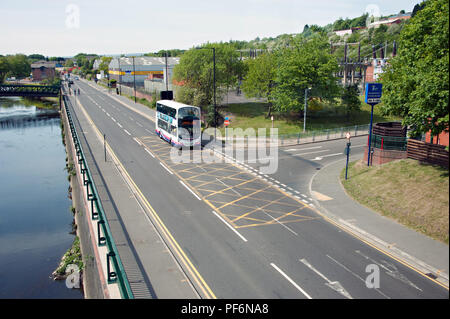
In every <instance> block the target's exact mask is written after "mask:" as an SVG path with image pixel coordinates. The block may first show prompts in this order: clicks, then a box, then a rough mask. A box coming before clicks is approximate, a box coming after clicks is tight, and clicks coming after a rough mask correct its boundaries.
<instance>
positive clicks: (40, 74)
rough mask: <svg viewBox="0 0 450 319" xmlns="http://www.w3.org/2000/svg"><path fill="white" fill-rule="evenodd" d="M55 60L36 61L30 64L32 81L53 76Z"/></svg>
mask: <svg viewBox="0 0 450 319" xmlns="http://www.w3.org/2000/svg"><path fill="white" fill-rule="evenodd" d="M56 64H57V62H56V61H37V62H35V63H32V64H31V74H32V75H33V81H42V80H44V79H49V78H54V77H55V75H56V73H55V68H56Z"/></svg>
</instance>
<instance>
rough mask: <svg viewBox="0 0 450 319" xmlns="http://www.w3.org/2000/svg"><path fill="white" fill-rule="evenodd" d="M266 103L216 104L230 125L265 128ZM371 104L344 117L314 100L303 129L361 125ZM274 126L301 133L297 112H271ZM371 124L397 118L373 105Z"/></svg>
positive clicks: (267, 123)
mask: <svg viewBox="0 0 450 319" xmlns="http://www.w3.org/2000/svg"><path fill="white" fill-rule="evenodd" d="M268 109H269V104H267V103H259V102H258V103H237V104H228V105H225V106H221V107H220V112H221V114H222V115H223V116H224V117H225V116H228V117H231V121H230V122H231V125H230V127H233V128H238V127H239V128H242V129H243V130H245V129H247V128H255V129H256V128H266V129H270V128H271V127H272V121H271V119H270V118H267V117H266V115H267V112H268ZM370 113H371V106H370V105H368V104H365V103H362V105H361V110H359V111H353V112H351V113H350V115H349V116H348V117H347V114H346V113H345V111H344V110H343V109H342V108H341V107H336V106H334V105H329V104H326V103H321V102H315V105H314V106H312V107H311V109H310V111H309V112H307V114H306V115H307V118H306V130H307V131H318V130H325V129H333V128H340V127H346V126H353V125H364V124H369V123H370ZM273 116H274V127H276V128H278V134H280V135H283V134H296V133H299V132H303V117H302V116H301V114H300V113H293V112H291V113H288V114H279V113H276V112H274V113H273ZM373 120H374V123H376V122H388V121H401V119H400V118H398V117H392V116H383V115H382V114H381V112H380V109H379V108H377V107H375V108H374V118H373ZM220 129H221V132H222V135H224V134H225V128H224V127H222V128H220Z"/></svg>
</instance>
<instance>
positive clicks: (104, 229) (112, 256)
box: [64, 96, 134, 299]
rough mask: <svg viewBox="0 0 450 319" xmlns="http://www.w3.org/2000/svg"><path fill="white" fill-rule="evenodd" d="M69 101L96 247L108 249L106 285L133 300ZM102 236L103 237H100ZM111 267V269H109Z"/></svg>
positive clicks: (71, 128) (65, 101) (72, 129)
mask: <svg viewBox="0 0 450 319" xmlns="http://www.w3.org/2000/svg"><path fill="white" fill-rule="evenodd" d="M68 103H70V101H69V100H68V99H67V97H66V96H64V109H65V111H66V114H67V119H68V121H69V126H70V131H71V133H72V139H73V143H74V145H75V151H76V155H77V160H78V164H79V165H80V171H81V173H82V174H83V185H84V186H86V196H87V199H88V201H90V203H91V219H92V220H97V232H98V236H97V237H98V238H97V245H98V246H99V247H100V246H106V247H107V248H108V253H107V254H106V262H107V278H108V284H111V283H118V286H119V290H120V294H121V296H122V298H124V299H133V298H134V297H133V293H132V291H131V287H130V284H129V282H128V279H127V277H126V274H125V270H124V268H123V265H122V261H121V260H120V257H119V253H118V251H117V247H116V245H115V243H114V240H113V238H112V234H111V230H110V228H109V224H108V221H107V219H106V215H105V212H104V210H103V206H102V203H101V202H100V200H99V199H100V198H99V195H98V192H97V188H96V187H95V183H94V180H93V178H92V174H91V171H90V170H89V167H88V165H87V162H86V157H85V155H84V152H83V148H82V147H81V143H80V141H79V138H78V134H77V132H76V130H75V126H74V124H73V120H72V115H71V114H70V111H69V108H68V107H67V104H68ZM102 234H103V235H102ZM111 263H112V265H113V269H112V267H111Z"/></svg>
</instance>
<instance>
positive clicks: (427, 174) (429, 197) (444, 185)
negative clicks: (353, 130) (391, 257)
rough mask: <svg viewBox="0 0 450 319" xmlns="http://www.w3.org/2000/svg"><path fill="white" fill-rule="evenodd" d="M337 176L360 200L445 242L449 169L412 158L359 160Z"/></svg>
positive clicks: (353, 195)
mask: <svg viewBox="0 0 450 319" xmlns="http://www.w3.org/2000/svg"><path fill="white" fill-rule="evenodd" d="M340 178H341V182H342V185H343V186H344V188H345V189H346V191H347V193H348V194H349V195H350V196H351V197H353V198H354V199H355V200H356V201H358V202H359V203H361V204H363V205H365V206H367V207H370V208H371V209H373V210H375V211H376V212H378V213H380V214H382V215H384V216H387V217H390V218H393V219H395V220H396V221H397V222H399V223H401V224H403V225H405V226H408V227H410V228H412V229H414V230H416V231H419V232H421V233H423V234H425V235H427V236H429V237H431V238H434V239H436V240H439V241H441V242H444V243H446V244H447V245H448V241H449V171H448V169H446V168H442V167H439V166H434V165H428V164H421V163H419V162H418V161H416V160H412V159H406V160H399V161H393V162H390V163H387V164H384V165H381V166H371V167H368V166H367V165H365V163H364V162H363V161H362V160H360V161H356V162H352V163H350V164H349V170H348V179H347V180H345V169H343V170H342V172H341V176H340Z"/></svg>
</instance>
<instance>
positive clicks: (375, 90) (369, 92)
mask: <svg viewBox="0 0 450 319" xmlns="http://www.w3.org/2000/svg"><path fill="white" fill-rule="evenodd" d="M382 91H383V85H382V84H381V83H366V98H365V100H364V102H366V103H367V104H371V105H375V104H378V103H380V102H381V94H382Z"/></svg>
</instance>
